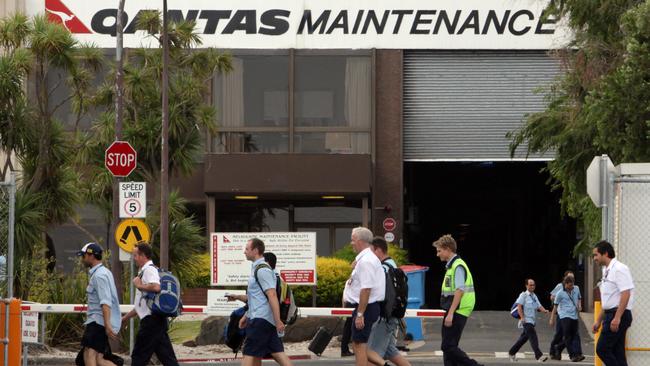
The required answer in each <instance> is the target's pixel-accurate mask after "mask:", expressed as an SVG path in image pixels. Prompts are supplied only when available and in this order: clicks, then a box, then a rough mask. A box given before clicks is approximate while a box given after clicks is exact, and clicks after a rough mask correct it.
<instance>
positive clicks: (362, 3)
mask: <svg viewBox="0 0 650 366" xmlns="http://www.w3.org/2000/svg"><path fill="white" fill-rule="evenodd" d="M168 3H169V5H168V9H169V10H168V11H169V12H168V14H169V17H170V18H171V19H172V20H181V19H184V20H191V21H194V22H195V23H196V32H197V33H198V34H199V35H200V37H201V40H202V42H203V43H202V44H201V45H198V46H199V47H217V48H233V49H240V48H252V49H289V48H295V49H310V48H320V49H341V48H343V49H373V48H379V49H554V48H560V47H563V46H565V45H566V44H567V43H568V40H569V39H570V38H571V33H570V31H569V30H568V27H566V26H563V25H561V24H559V23H558V22H557V21H556V20H555V19H553V18H551V17H546V16H544V14H543V12H544V9H545V8H546V6H547V5H548V3H549V2H548V1H547V0H517V1H510V0H463V1H458V0H437V1H421V0H401V1H398V2H396V1H393V0H358V1H348V0H294V1H284V0H270V1H259V0H221V1H213V0H169V1H168ZM161 8H162V2H161V1H160V0H139V1H127V2H126V5H125V8H124V20H125V29H124V47H142V46H144V47H158V45H159V43H158V41H157V40H156V39H155V38H154V37H150V36H147V34H146V33H145V32H144V31H138V30H136V24H137V22H138V19H140V18H141V17H142V16H143V14H144V13H145V12H146V11H148V10H151V9H161ZM26 10H27V12H28V13H29V14H31V15H34V14H38V13H43V12H47V16H48V18H49V19H50V21H53V22H56V23H60V24H63V25H64V26H65V27H66V28H67V29H68V30H70V32H72V33H73V34H74V35H75V37H76V38H77V39H78V40H79V41H82V42H88V43H94V44H96V45H97V46H98V47H101V48H115V33H116V32H115V23H116V16H117V15H116V14H117V2H116V1H114V0H95V1H88V0H26Z"/></svg>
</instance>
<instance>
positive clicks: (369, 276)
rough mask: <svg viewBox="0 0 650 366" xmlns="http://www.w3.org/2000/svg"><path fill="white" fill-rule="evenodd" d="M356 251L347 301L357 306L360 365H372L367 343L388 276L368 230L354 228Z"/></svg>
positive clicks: (355, 327)
mask: <svg viewBox="0 0 650 366" xmlns="http://www.w3.org/2000/svg"><path fill="white" fill-rule="evenodd" d="M351 239H352V243H351V244H352V248H353V249H354V251H355V252H356V253H357V257H356V259H355V261H354V269H353V270H352V274H351V275H350V279H349V280H348V281H347V282H346V283H345V289H344V290H343V300H344V301H345V302H346V303H349V304H351V305H352V306H353V307H354V311H353V312H352V342H353V348H354V358H355V361H356V365H357V366H367V365H368V354H367V343H368V338H369V336H370V331H371V329H372V325H373V324H374V323H375V322H376V321H377V319H379V312H380V302H381V301H383V300H384V295H385V292H386V276H385V274H384V269H383V268H382V266H381V262H380V261H379V259H378V258H377V256H376V255H375V254H374V253H373V252H372V250H371V249H370V243H371V242H372V232H371V231H370V230H368V229H367V228H365V227H357V228H354V229H352V236H351Z"/></svg>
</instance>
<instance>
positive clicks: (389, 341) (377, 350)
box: [368, 237, 411, 366]
mask: <svg viewBox="0 0 650 366" xmlns="http://www.w3.org/2000/svg"><path fill="white" fill-rule="evenodd" d="M371 244H372V251H373V253H374V254H375V255H376V256H377V259H379V261H380V262H381V263H382V267H383V268H384V271H385V272H388V270H389V269H390V268H388V267H389V266H390V267H392V268H397V263H395V261H394V260H393V259H392V258H391V257H389V256H388V243H386V240H384V238H381V237H375V238H374V239H373V240H372V243H371ZM398 326H399V319H398V318H394V317H391V316H390V314H386V318H380V319H379V320H377V321H376V322H375V324H374V325H373V327H372V330H371V332H370V338H369V339H368V361H370V362H372V363H373V364H375V365H377V366H382V365H384V360H385V359H386V360H389V361H391V362H392V363H394V364H395V365H397V366H411V363H410V362H409V361H408V360H407V359H406V358H405V357H404V356H402V354H401V353H400V352H399V350H398V349H397V337H396V334H395V333H396V332H397V327H398Z"/></svg>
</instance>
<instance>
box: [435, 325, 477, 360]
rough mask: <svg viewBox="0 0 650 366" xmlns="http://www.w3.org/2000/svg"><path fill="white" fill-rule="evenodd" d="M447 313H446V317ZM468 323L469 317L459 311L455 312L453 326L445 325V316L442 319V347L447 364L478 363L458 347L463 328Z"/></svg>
mask: <svg viewBox="0 0 650 366" xmlns="http://www.w3.org/2000/svg"><path fill="white" fill-rule="evenodd" d="M446 317H447V314H445V318H446ZM465 323H467V317H466V316H464V315H460V314H458V313H456V314H454V320H453V321H452V323H451V327H445V322H444V318H443V321H442V344H441V345H440V348H441V349H442V355H443V361H444V365H445V366H457V365H469V366H475V365H478V363H477V362H476V361H475V360H473V359H471V358H469V357H467V354H466V353H465V352H463V350H461V349H460V348H459V347H458V343H459V342H460V337H461V336H462V335H463V329H464V328H465Z"/></svg>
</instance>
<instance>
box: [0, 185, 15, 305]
mask: <svg viewBox="0 0 650 366" xmlns="http://www.w3.org/2000/svg"><path fill="white" fill-rule="evenodd" d="M6 178H8V179H6V180H4V181H0V297H2V298H11V297H12V296H13V257H14V255H13V254H14V253H13V252H14V245H13V244H14V243H13V242H14V223H15V212H14V211H15V202H16V201H15V200H16V182H15V178H14V175H13V174H12V173H9V174H7V177H6Z"/></svg>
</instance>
